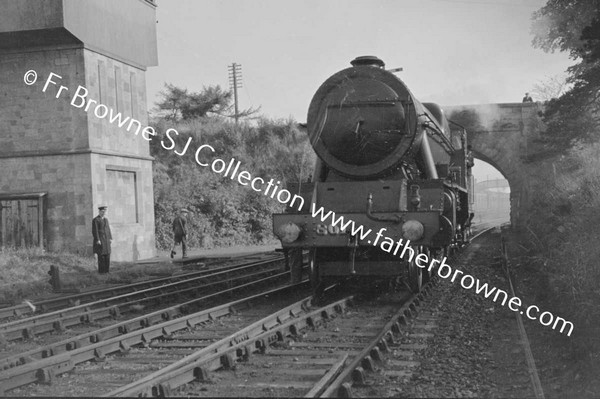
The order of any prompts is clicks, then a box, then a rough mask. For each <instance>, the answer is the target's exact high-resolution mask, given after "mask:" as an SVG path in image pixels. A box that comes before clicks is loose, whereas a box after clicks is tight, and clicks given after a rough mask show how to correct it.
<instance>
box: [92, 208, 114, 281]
mask: <svg viewBox="0 0 600 399" xmlns="http://www.w3.org/2000/svg"><path fill="white" fill-rule="evenodd" d="M107 209H108V207H107V206H104V205H103V206H99V207H98V216H96V217H95V218H94V219H93V220H92V236H93V237H94V244H93V247H94V253H95V254H96V255H98V273H100V274H105V273H108V269H109V268H110V243H111V241H112V234H111V232H110V225H109V224H108V219H107V218H106V210H107Z"/></svg>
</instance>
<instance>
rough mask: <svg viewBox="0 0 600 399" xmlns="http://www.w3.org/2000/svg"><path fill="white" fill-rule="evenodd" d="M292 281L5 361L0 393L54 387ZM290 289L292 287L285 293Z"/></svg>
mask: <svg viewBox="0 0 600 399" xmlns="http://www.w3.org/2000/svg"><path fill="white" fill-rule="evenodd" d="M288 277H289V273H280V274H279V275H276V276H269V277H266V278H264V279H261V280H257V281H253V282H250V283H246V284H244V285H242V286H237V287H233V288H229V289H227V290H224V291H221V292H218V293H213V294H209V295H205V296H202V297H199V298H196V299H194V300H192V301H188V302H185V303H182V304H179V305H176V306H172V307H170V308H166V309H161V310H159V311H155V312H152V313H150V314H145V315H143V316H139V317H136V318H134V319H130V320H126V321H122V322H119V323H116V324H112V325H110V326H108V327H104V328H100V329H96V330H92V331H90V332H87V333H84V334H80V335H78V336H75V337H70V338H67V339H65V340H62V341H60V342H57V343H53V344H50V345H46V346H43V347H39V348H36V349H33V350H30V351H28V352H25V353H20V354H17V355H13V356H10V357H8V358H5V359H2V360H1V361H2V363H1V364H2V366H3V367H4V368H5V369H4V370H3V371H1V372H0V393H3V392H6V391H9V390H12V389H14V388H17V387H21V386H24V385H28V384H31V383H34V382H39V383H52V382H54V381H56V376H58V375H60V374H62V373H65V372H67V371H70V370H73V369H74V368H75V367H76V366H77V365H79V364H81V363H84V362H89V361H97V362H101V361H103V359H105V357H106V356H107V355H108V354H110V353H114V352H120V353H124V352H127V351H129V350H130V349H131V348H132V347H134V346H136V345H142V346H144V345H148V344H150V342H152V340H154V339H157V338H165V339H168V338H169V337H171V335H172V334H173V333H174V332H177V331H180V330H186V329H189V328H193V327H195V326H196V325H199V324H204V323H208V322H210V321H211V320H216V319H218V318H219V317H223V316H225V315H227V314H230V313H232V312H235V308H234V306H241V304H243V303H244V302H247V301H252V300H254V299H256V298H258V297H264V296H265V286H271V287H272V286H273V285H274V284H276V283H277V279H279V280H281V278H288ZM252 287H255V288H258V289H259V290H260V292H262V293H261V294H258V295H254V296H251V297H250V298H246V299H242V300H238V301H234V302H232V303H229V304H226V305H220V306H217V307H214V308H210V309H208V310H200V311H197V312H195V313H191V312H190V311H191V310H192V309H197V308H201V307H202V306H204V308H206V306H205V305H206V303H207V301H209V300H211V299H215V298H217V297H222V296H223V295H225V294H231V293H232V292H235V291H237V292H240V291H247V290H249V289H251V288H252ZM285 289H289V287H287V288H282V289H280V290H285ZM273 292H274V293H275V292H276V291H273ZM268 294H269V293H268V292H267V295H268ZM57 396H60V395H57Z"/></svg>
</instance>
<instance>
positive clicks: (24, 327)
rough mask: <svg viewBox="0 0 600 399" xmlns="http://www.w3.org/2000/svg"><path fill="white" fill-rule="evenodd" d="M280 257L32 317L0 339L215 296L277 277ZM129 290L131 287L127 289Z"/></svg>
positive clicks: (0, 327)
mask: <svg viewBox="0 0 600 399" xmlns="http://www.w3.org/2000/svg"><path fill="white" fill-rule="evenodd" d="M281 260H282V258H281V257H277V258H273V259H269V260H262V261H257V262H250V263H246V264H242V265H237V266H231V267H225V268H220V269H216V270H213V271H207V272H202V273H190V275H188V277H187V278H184V279H180V280H179V281H176V282H170V283H166V284H163V285H160V286H154V287H150V288H146V289H142V290H138V289H137V288H138V287H137V286H135V287H133V288H132V289H133V291H127V292H126V293H124V294H121V295H117V296H115V297H109V298H105V299H101V300H97V301H93V302H89V303H84V304H80V305H76V306H72V307H70V308H66V309H60V310H56V311H53V312H49V313H43V314H39V315H34V316H30V317H26V318H21V319H18V320H13V321H9V322H4V323H2V324H0V337H1V338H2V339H3V340H5V341H14V340H20V339H32V338H34V337H35V336H36V335H39V334H45V333H49V332H53V331H58V332H60V331H64V330H65V329H66V328H71V327H74V326H77V325H80V324H87V323H91V322H94V321H99V320H103V319H107V318H117V317H119V316H121V315H123V314H127V313H132V312H139V309H141V308H145V307H148V306H160V305H161V304H164V303H168V302H169V301H171V302H172V301H174V300H181V299H182V298H193V297H196V296H198V295H199V294H202V293H207V292H208V293H210V292H215V291H217V290H219V289H221V288H222V287H223V286H227V287H231V286H236V285H240V284H243V283H245V282H247V281H252V280H253V279H260V278H262V277H265V276H268V275H273V274H277V273H278V272H279V271H280V270H281V265H280V263H281ZM130 288H131V287H130Z"/></svg>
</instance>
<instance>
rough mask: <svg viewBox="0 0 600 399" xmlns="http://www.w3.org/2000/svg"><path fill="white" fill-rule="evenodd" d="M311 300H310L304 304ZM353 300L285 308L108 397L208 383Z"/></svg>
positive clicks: (156, 392)
mask: <svg viewBox="0 0 600 399" xmlns="http://www.w3.org/2000/svg"><path fill="white" fill-rule="evenodd" d="M309 299H310V297H309V298H307V299H306V300H304V302H306V301H307V300H309ZM353 299H354V296H349V297H346V298H343V299H341V300H338V301H336V302H333V303H331V304H329V305H326V306H323V307H321V308H318V309H315V310H310V311H309V309H308V308H307V307H303V308H297V309H298V311H296V312H292V311H290V310H289V308H290V307H288V308H284V309H283V310H281V311H279V312H277V313H275V314H273V315H271V316H269V317H267V318H265V319H263V320H260V321H258V322H256V323H253V324H251V325H250V326H248V327H246V328H244V329H242V330H240V331H239V332H237V333H235V334H233V335H231V336H229V337H226V338H223V339H221V340H219V341H217V342H215V343H213V344H211V345H210V346H207V347H206V348H203V349H201V350H199V351H197V352H195V353H193V354H192V355H189V356H186V357H185V358H183V359H181V360H179V361H177V362H175V363H173V364H171V365H169V366H167V367H165V368H163V369H161V370H158V371H156V372H154V373H152V374H150V375H148V376H146V377H144V378H142V379H140V380H138V381H135V382H133V383H131V384H128V385H125V386H123V387H121V388H118V389H116V390H114V391H112V392H110V393H108V394H106V395H104V396H125V397H131V396H168V395H169V394H170V392H171V390H172V389H174V388H176V387H179V386H181V385H184V384H186V383H188V382H191V381H195V380H206V379H207V376H208V373H209V372H211V371H215V370H218V369H220V368H222V367H225V368H230V367H232V366H233V365H234V363H235V361H236V359H243V358H248V357H250V356H251V355H252V353H254V352H256V351H259V352H265V351H266V350H267V347H268V345H269V344H270V343H272V342H276V341H281V340H282V339H283V337H284V336H285V335H286V334H288V333H289V334H294V335H295V334H297V333H298V331H300V330H302V329H306V328H313V327H314V326H315V325H319V324H321V323H323V322H324V321H326V320H328V319H330V318H332V317H333V316H334V314H337V313H342V312H344V310H345V308H346V307H347V306H348V304H349V303H350V302H351V301H352V300H353ZM300 310H302V312H300ZM282 316H283V318H282Z"/></svg>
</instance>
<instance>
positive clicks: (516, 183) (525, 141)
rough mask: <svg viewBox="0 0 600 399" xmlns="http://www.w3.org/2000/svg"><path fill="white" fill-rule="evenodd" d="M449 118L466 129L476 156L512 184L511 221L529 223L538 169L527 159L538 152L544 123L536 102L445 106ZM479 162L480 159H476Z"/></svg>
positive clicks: (515, 225) (519, 225) (518, 223)
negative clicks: (538, 142) (537, 140)
mask: <svg viewBox="0 0 600 399" xmlns="http://www.w3.org/2000/svg"><path fill="white" fill-rule="evenodd" d="M445 110H446V114H447V115H448V117H449V118H450V119H451V120H452V121H454V122H457V123H459V124H461V125H463V126H464V127H465V128H466V129H467V138H468V143H469V144H470V145H471V146H472V151H473V155H474V157H475V158H476V159H481V160H483V161H485V162H487V163H489V164H490V165H492V166H494V167H495V168H496V169H498V170H499V171H500V173H502V175H503V176H504V177H505V178H506V180H508V183H509V185H510V204H511V211H510V221H511V224H512V225H513V227H515V228H522V227H524V226H526V225H527V221H528V214H529V209H530V207H531V205H532V202H531V201H532V198H531V195H532V193H533V190H534V185H535V181H536V174H537V173H538V172H539V171H537V170H536V169H535V168H533V167H532V166H531V164H529V163H528V162H527V158H528V156H530V155H531V154H533V153H535V152H536V149H537V147H538V145H537V144H536V139H538V138H539V137H540V133H541V131H542V130H543V128H544V126H543V124H542V122H541V119H540V116H539V115H540V111H541V110H542V109H541V105H539V104H537V103H506V104H481V105H466V106H450V107H445ZM475 162H477V161H475Z"/></svg>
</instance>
